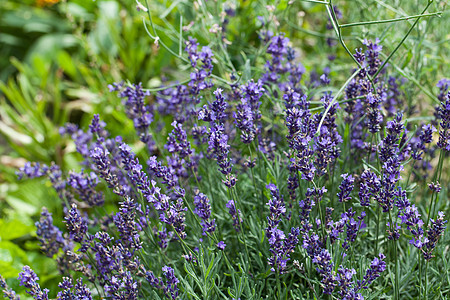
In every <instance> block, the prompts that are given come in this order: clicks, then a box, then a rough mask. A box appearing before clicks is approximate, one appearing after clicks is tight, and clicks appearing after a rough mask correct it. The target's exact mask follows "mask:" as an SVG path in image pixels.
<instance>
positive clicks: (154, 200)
mask: <svg viewBox="0 0 450 300" xmlns="http://www.w3.org/2000/svg"><path fill="white" fill-rule="evenodd" d="M197 4H198V3H196V4H195V5H197ZM198 5H200V4H198ZM201 5H203V4H201ZM205 5H206V4H205ZM268 9H269V11H270V10H271V8H270V7H269V8H268ZM332 9H333V12H332V13H333V15H334V17H335V18H336V19H340V18H341V17H342V13H341V11H340V10H339V9H338V8H337V7H332ZM234 13H235V9H232V8H228V9H227V10H226V11H225V12H224V14H222V15H221V17H222V20H221V24H222V28H221V29H220V30H221V34H220V36H219V35H218V36H217V37H218V38H219V42H223V43H225V42H226V41H227V40H226V38H227V33H228V32H226V30H227V25H228V22H229V19H231V18H232V17H233V16H234ZM273 17H274V18H275V16H273ZM260 19H261V20H262V21H263V23H264V22H265V19H264V17H263V16H261V17H260ZM273 21H274V22H275V19H274V20H273ZM335 21H336V20H330V23H329V24H328V27H327V28H328V29H332V28H333V27H332V25H333V24H332V23H334V22H335ZM217 26H218V25H217V24H215V26H213V27H212V28H211V30H212V31H214V32H215V33H218V30H219V29H218V27H217ZM182 29H183V28H182ZM183 30H184V29H183ZM259 36H260V37H261V40H260V41H259V42H260V43H261V44H263V46H264V47H261V49H263V50H265V53H263V54H261V56H264V59H265V64H264V66H263V72H262V74H260V76H259V77H258V76H257V73H255V74H253V73H252V71H251V68H249V72H250V73H251V74H248V75H254V76H253V78H251V77H245V76H244V77H242V78H243V80H242V81H240V80H241V78H239V79H237V77H236V74H235V73H234V72H233V74H230V78H231V79H232V80H235V81H233V82H226V80H225V79H222V78H221V79H222V80H217V86H216V80H214V83H213V79H214V78H219V77H218V75H217V74H218V73H220V72H221V71H222V69H221V68H218V69H215V68H214V64H215V63H217V62H219V63H220V62H221V61H222V60H223V58H222V57H221V56H220V55H221V54H220V51H219V52H215V51H213V50H214V49H215V48H214V47H212V48H210V47H208V46H203V47H201V46H200V43H199V42H198V41H197V39H195V38H193V37H189V38H188V39H187V41H186V43H185V49H184V50H185V54H184V55H185V56H186V57H185V58H182V60H183V61H184V62H185V63H186V65H185V67H186V68H190V71H189V73H190V74H189V78H188V80H186V81H185V82H184V83H185V84H177V83H174V84H171V85H169V86H168V87H165V86H161V87H158V88H157V89H156V90H157V91H156V92H155V93H153V91H152V93H151V94H150V92H149V91H148V90H146V89H144V87H143V84H141V83H139V84H132V85H125V84H124V83H114V84H112V85H110V86H109V89H110V91H112V92H117V93H118V97H119V98H121V99H122V103H123V106H124V109H123V110H124V116H126V117H127V118H128V119H129V124H133V127H131V129H132V130H133V128H134V131H135V133H136V136H137V138H138V140H137V141H128V140H127V138H128V137H127V138H125V136H124V137H121V136H115V137H113V136H112V135H111V134H110V133H109V131H108V130H107V128H108V125H107V124H106V123H105V122H103V121H102V120H101V118H100V116H99V115H94V116H93V119H92V122H91V124H90V125H89V127H88V130H87V131H83V130H82V129H81V128H79V127H78V125H75V124H71V123H68V124H66V125H65V126H64V127H62V128H61V129H60V134H61V135H62V136H69V137H70V138H71V140H72V141H73V143H74V145H75V149H76V151H77V152H78V154H79V155H80V157H81V159H82V162H81V165H82V168H80V169H81V171H79V172H75V171H69V172H67V173H64V172H62V171H61V168H60V167H59V166H57V165H56V164H52V165H50V166H47V165H44V164H39V163H26V164H25V166H24V167H22V168H21V169H20V170H19V172H18V175H19V177H20V178H23V177H27V178H29V179H33V178H39V177H47V178H48V179H49V180H50V182H51V184H52V186H53V188H54V189H55V191H56V192H57V194H58V196H59V197H60V198H61V203H62V206H63V213H64V220H63V223H65V229H63V230H61V229H60V228H58V227H57V226H55V225H54V222H53V217H52V214H51V213H50V212H49V211H48V210H47V209H46V208H43V209H42V213H41V217H40V219H39V221H38V222H36V234H37V238H38V240H39V242H40V245H41V249H42V251H43V252H44V253H45V254H46V255H47V256H49V257H52V258H56V260H57V263H58V268H59V269H60V271H61V272H62V273H63V275H64V276H66V277H63V279H62V281H61V282H60V283H59V285H58V287H59V290H58V292H57V293H56V292H55V294H56V295H57V297H58V299H95V298H97V297H102V298H103V297H105V298H108V299H139V298H148V299H153V298H156V297H157V296H156V295H158V297H166V298H167V299H185V298H192V297H193V298H198V297H199V296H196V294H197V293H199V292H200V293H201V294H202V295H201V296H202V297H203V298H205V299H207V298H208V296H209V297H219V298H220V297H222V296H223V297H228V296H225V294H224V293H223V292H222V289H226V288H228V294H229V295H230V297H234V298H235V299H236V298H238V297H239V296H240V297H242V298H244V293H241V294H239V293H240V292H239V293H238V292H236V291H237V290H239V289H242V288H241V283H245V284H250V283H249V282H251V281H252V282H257V281H261V282H263V281H264V285H263V284H261V286H262V287H264V286H270V285H271V284H272V283H273V282H272V281H274V280H277V283H279V280H280V278H281V279H282V280H283V279H285V278H287V277H285V276H292V278H294V279H295V280H297V279H299V280H298V282H299V283H298V284H299V285H302V284H309V279H312V281H313V282H315V283H317V284H314V287H312V288H311V289H313V292H314V293H316V292H317V291H320V292H321V293H323V294H326V295H331V296H330V299H331V298H333V299H335V298H336V299H364V296H365V295H366V294H367V293H366V290H368V289H369V287H370V285H371V284H372V283H373V282H374V281H375V280H376V279H377V278H378V277H380V276H381V275H382V273H383V272H385V271H386V269H387V266H388V264H389V263H391V262H392V261H394V260H395V259H397V258H396V257H390V259H389V260H385V258H386V256H385V255H384V254H382V253H381V252H383V253H386V254H388V253H389V252H392V251H389V249H388V246H386V244H387V243H385V240H383V242H381V241H379V237H380V236H382V235H383V234H384V238H385V239H388V240H390V241H389V243H390V244H394V245H395V247H397V246H398V247H400V246H401V245H403V244H405V245H406V244H407V241H405V240H404V239H402V236H403V235H405V236H406V237H408V239H409V243H410V244H411V245H412V246H410V247H411V248H412V249H414V248H413V247H416V248H417V249H418V250H415V251H417V252H418V253H419V254H420V255H423V258H424V259H425V260H427V261H429V260H431V259H432V258H433V253H434V251H435V249H436V247H438V241H439V239H440V237H441V236H442V235H443V233H444V230H445V229H446V222H447V221H446V220H445V219H444V214H443V212H438V213H437V216H436V215H435V212H436V211H437V210H439V209H441V208H436V205H435V206H433V205H431V207H430V209H429V210H428V212H425V211H421V210H420V209H419V207H418V206H417V204H416V203H415V201H413V198H412V194H413V193H412V192H411V191H412V189H413V188H416V185H409V183H410V181H409V180H410V177H413V176H415V177H413V178H414V180H417V181H419V180H422V183H423V185H422V186H425V183H427V184H428V187H429V189H430V190H431V191H432V193H431V194H432V199H433V200H432V201H431V202H432V203H433V201H434V200H435V199H438V195H439V193H441V190H446V189H445V186H444V185H442V186H441V184H442V182H443V180H446V179H447V178H445V176H444V177H442V178H441V173H443V171H442V170H443V169H444V167H443V163H444V160H445V158H446V155H447V154H448V152H449V151H450V93H449V92H448V91H447V90H448V88H449V86H450V83H449V81H448V80H442V81H441V82H439V84H438V88H439V95H438V100H439V101H440V106H439V107H438V109H437V113H436V115H435V117H436V118H435V119H434V120H433V121H432V122H431V123H430V124H427V123H423V122H422V123H418V126H417V127H416V129H414V126H415V125H416V124H414V125H410V124H409V123H413V122H414V118H410V117H411V114H412V113H411V111H412V110H411V111H410V110H406V109H404V107H403V106H404V103H405V101H404V100H405V97H404V96H405V95H404V93H403V92H402V90H401V86H402V84H403V83H404V82H405V79H403V78H401V77H393V76H388V75H386V74H385V73H386V70H381V69H380V68H381V66H382V65H383V62H382V60H381V57H382V56H381V51H382V49H383V47H382V46H381V45H380V41H379V40H378V39H375V41H371V40H364V42H363V45H364V46H365V50H362V49H357V50H356V53H355V54H354V58H355V60H356V61H357V62H358V64H357V65H358V66H357V69H356V70H355V71H354V72H356V73H354V76H353V77H352V78H353V79H352V80H349V82H348V85H347V86H346V87H345V89H344V88H342V89H341V90H340V92H339V93H335V89H334V88H333V87H332V86H330V85H331V84H332V82H334V79H335V78H334V77H333V76H334V73H335V71H334V70H333V68H331V67H326V68H324V69H323V70H322V72H320V71H318V70H314V71H311V72H310V74H309V76H306V75H305V73H306V68H305V67H303V65H302V64H301V63H299V62H298V61H297V58H298V54H297V53H296V51H295V50H294V48H293V47H292V45H291V41H290V40H289V38H287V37H286V36H285V35H284V34H282V33H278V34H277V33H273V32H271V31H270V30H266V29H264V30H261V31H260V32H259ZM199 40H200V39H199ZM327 42H328V45H329V46H330V47H333V46H335V45H336V44H335V40H334V39H331V38H329V39H328V40H327ZM225 44H226V43H225ZM181 45H182V43H180V49H179V50H180V52H182V47H181ZM221 46H223V47H225V48H224V49H222V48H221V51H222V50H223V51H226V47H227V46H224V45H221ZM180 56H181V54H180ZM329 60H330V61H332V60H334V57H331V56H330V57H329ZM229 64H231V65H232V64H233V62H229ZM355 66H356V64H355ZM231 69H233V68H231ZM213 71H214V73H213ZM304 75H305V76H304ZM349 75H350V74H349ZM239 76H241V75H239ZM304 77H307V79H305V78H304ZM163 82H164V84H166V83H167V82H166V79H164V80H163ZM213 87H214V91H213ZM342 91H343V92H344V94H343V98H344V99H343V100H342V99H340V93H341V92H342ZM341 108H342V109H341ZM117 113H120V112H117ZM407 120H409V122H407ZM197 123H199V124H197ZM417 128H418V129H417ZM436 131H439V139H438V142H437V144H436V143H435V142H434V141H435V140H436V134H435V132H436ZM158 141H163V142H162V144H161V143H158ZM72 148H73V147H72ZM439 148H440V149H439ZM68 149H70V148H69V147H68ZM253 151H255V152H253ZM438 151H439V152H438ZM435 152H436V153H439V154H440V159H439V164H440V165H439V168H440V169H438V171H439V170H440V172H439V176H438V175H437V174H438V172H436V175H433V176H434V177H433V178H432V180H433V182H429V181H427V180H426V176H425V174H422V173H426V172H424V171H427V170H428V169H429V168H433V167H434V162H432V161H433V158H434V157H435ZM410 162H413V164H412V166H411V165H408V164H409V163H410ZM407 172H411V173H410V174H409V175H408V174H407ZM405 175H406V176H405ZM218 178H220V180H218ZM238 178H239V181H238ZM222 183H223V184H222ZM264 186H265V189H264ZM426 193H428V194H430V191H426V192H425V194H424V195H427V194H426ZM207 195H208V196H207ZM287 195H288V196H289V197H287ZM267 199H268V200H267ZM285 200H286V201H285ZM425 217H428V220H430V221H429V222H428V220H427V222H426V223H427V225H425V224H426V223H425V222H424V220H426V218H425ZM381 222H383V223H382V224H383V226H384V224H386V223H387V222H388V223H387V224H386V227H385V228H386V233H383V232H379V228H378V226H380V225H381ZM374 223H378V224H377V228H376V233H374V232H375V230H369V229H368V228H367V227H369V226H372V225H373V224H374ZM428 223H429V224H428ZM56 224H58V223H56ZM383 226H380V227H381V228H384V227H383ZM200 228H201V230H200ZM219 229H220V230H219ZM233 229H234V230H233ZM381 231H383V230H381ZM362 235H365V236H366V237H365V238H367V241H369V242H370V243H372V244H375V243H376V245H375V247H374V249H376V251H377V252H376V257H375V258H373V260H372V261H370V260H369V261H366V255H367V253H358V251H359V249H358V250H355V249H357V248H358V241H361V236H362ZM375 235H376V236H375ZM367 236H368V237H367ZM375 240H376V242H373V241H375ZM225 241H226V242H227V243H225ZM402 243H403V244H402ZM390 244H389V245H390ZM395 249H397V248H395ZM236 253H239V254H236ZM372 257H373V256H372ZM294 259H296V260H297V259H298V260H304V261H306V263H307V264H308V265H311V266H313V267H312V268H311V270H308V274H307V276H311V277H313V278H306V277H305V276H306V273H305V272H303V271H304V270H302V268H301V267H299V264H293V263H292V261H293V260H294ZM356 266H357V267H356ZM294 267H297V269H296V268H294ZM419 267H421V266H419ZM225 268H227V270H226V271H223V270H224V269H225ZM218 270H221V271H223V273H225V274H226V276H227V278H226V280H222V278H221V277H220V275H218V274H219V273H217V272H219V271H218ZM73 274H76V275H77V277H73ZM198 274H201V276H198ZM287 274H289V275H287ZM69 275H70V276H69ZM78 275H79V276H78ZM300 275H301V277H300ZM80 276H81V277H80ZM237 276H242V277H241V278H239V288H236V287H234V288H233V289H234V291H233V292H232V291H231V288H230V287H228V286H227V285H228V284H231V282H233V283H234V284H236V282H238V280H236V279H237V278H238V277H237ZM297 277H298V278H297ZM74 278H78V279H77V280H76V281H75V279H74ZM218 278H219V279H220V280H217V279H218ZM243 278H244V279H243ZM300 278H301V279H300ZM242 279H243V280H242ZM304 279H306V280H304ZM19 280H20V283H21V285H22V286H24V287H25V288H26V289H27V292H28V293H29V294H30V295H31V296H32V297H34V298H35V299H48V298H49V296H48V295H49V291H48V290H47V289H41V287H40V285H39V283H38V282H37V281H38V280H39V278H38V277H37V275H36V274H35V273H34V272H33V271H32V270H31V268H30V267H29V266H25V267H24V268H23V271H22V272H21V273H20V275H19ZM217 282H219V283H217ZM261 282H257V283H255V286H257V285H258V284H260V283H261ZM216 284H217V285H216ZM252 284H253V283H252ZM213 285H214V286H213ZM219 285H220V286H219ZM0 286H1V287H2V289H3V290H4V294H5V296H6V297H8V298H10V299H15V297H16V295H15V292H14V291H13V290H12V289H10V288H9V287H8V286H7V284H6V282H5V281H4V280H3V279H2V278H1V277H0ZM304 287H305V286H302V288H304ZM278 289H280V287H278ZM248 290H249V291H251V290H253V293H254V295H253V294H252V295H250V294H248V295H247V297H248V298H250V297H255V298H258V297H259V296H260V297H261V298H263V296H265V297H269V296H267V295H263V294H261V295H258V297H257V296H256V293H257V291H256V289H255V288H254V287H253V286H251V287H249V288H248ZM261 290H263V288H261ZM211 293H216V294H215V295H214V296H211ZM233 293H236V294H239V295H238V296H235V295H234V294H233ZM246 293H247V291H246ZM260 293H262V292H260ZM278 293H283V291H278ZM383 293H387V292H385V291H383ZM194 295H195V297H194ZM272 295H273V294H272ZM286 295H288V294H286ZM309 295H311V294H309ZM278 296H279V298H281V294H279V295H278ZM384 296H386V297H389V296H388V295H383V297H384ZM380 297H381V296H380ZM316 298H320V296H317V295H316Z"/></svg>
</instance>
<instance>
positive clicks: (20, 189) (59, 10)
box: [0, 0, 450, 291]
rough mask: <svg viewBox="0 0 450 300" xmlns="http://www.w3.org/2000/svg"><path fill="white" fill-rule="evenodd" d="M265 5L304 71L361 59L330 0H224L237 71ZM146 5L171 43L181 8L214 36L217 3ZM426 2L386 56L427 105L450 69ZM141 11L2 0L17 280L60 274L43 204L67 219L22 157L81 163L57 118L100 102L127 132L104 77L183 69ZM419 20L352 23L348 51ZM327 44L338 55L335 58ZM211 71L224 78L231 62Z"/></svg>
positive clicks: (355, 9)
mask: <svg viewBox="0 0 450 300" xmlns="http://www.w3.org/2000/svg"><path fill="white" fill-rule="evenodd" d="M334 3H335V5H336V6H337V7H338V8H339V9H340V10H341V11H342V13H343V18H342V19H341V22H342V23H353V22H360V21H371V20H381V19H391V18H398V17H404V16H408V15H416V14H419V13H420V11H421V10H422V9H423V7H424V6H425V5H426V1H419V0H409V1H400V0H389V1H388V0H386V1H382V0H375V1H370V0H369V1H360V0H352V1H334ZM267 5H274V6H275V7H276V10H275V14H274V16H275V19H274V20H271V21H272V22H274V23H275V24H276V22H278V23H279V25H278V26H277V27H278V29H279V30H280V31H284V32H286V34H287V36H288V37H290V39H291V40H292V41H293V46H294V47H295V48H297V49H298V50H299V52H300V57H298V60H299V61H301V62H302V63H303V65H304V66H305V67H306V69H307V70H308V71H311V70H315V69H318V70H322V69H323V68H324V67H327V66H328V67H330V69H331V77H332V78H333V81H335V82H340V81H344V80H345V79H346V78H347V76H348V74H349V72H351V69H352V68H353V67H354V66H353V63H352V61H351V59H350V58H349V57H348V55H347V53H346V52H345V51H344V50H343V49H342V47H340V46H339V45H337V46H334V47H332V48H330V47H329V46H328V45H327V37H334V32H333V31H332V30H328V29H327V28H326V23H327V14H326V12H325V8H324V7H323V6H322V5H319V4H314V3H309V2H303V1H289V2H288V1H243V0H241V1H217V6H218V8H217V12H219V11H221V10H223V9H225V8H235V9H236V15H235V16H234V17H231V18H230V21H229V25H228V31H227V35H226V39H227V40H228V41H229V42H230V43H231V44H230V45H229V47H228V52H229V54H230V58H231V61H232V62H233V64H234V66H236V68H237V71H241V72H243V74H244V75H243V76H244V77H245V76H251V74H252V72H257V70H253V69H250V70H251V72H250V74H246V73H245V71H248V68H246V62H247V59H249V61H250V62H251V63H250V66H254V65H256V64H259V65H261V64H263V63H264V59H263V58H262V57H261V56H260V55H259V54H258V52H257V50H258V49H259V48H260V46H261V42H260V41H259V39H258V34H257V31H258V30H260V29H262V28H263V25H264V24H263V23H262V22H261V20H258V19H257V17H258V16H262V17H263V19H264V20H266V21H267V19H268V18H271V17H273V15H272V14H271V13H270V10H268V7H267ZM150 7H151V12H152V15H153V18H154V19H153V21H154V23H155V26H156V28H157V30H158V32H159V36H160V38H161V39H162V40H164V42H165V43H166V44H167V45H168V46H169V47H170V48H173V49H174V51H178V47H179V40H178V35H177V32H178V31H179V26H180V20H181V19H180V16H183V23H182V24H183V25H184V26H188V28H189V30H188V31H185V32H183V37H184V39H186V38H187V37H188V36H189V35H193V36H195V37H196V38H197V39H198V40H199V41H200V43H201V44H210V45H211V44H212V45H213V46H214V45H215V41H214V40H213V39H211V37H210V34H209V31H208V29H209V28H211V27H212V25H213V24H214V22H218V21H220V18H221V17H220V13H217V14H214V16H215V18H216V19H212V20H210V19H208V18H204V16H203V17H202V13H201V11H199V10H198V7H196V5H195V3H194V2H192V1H161V0H158V1H151V2H150ZM428 11H429V12H437V11H442V12H443V13H442V14H441V16H440V17H439V18H438V17H427V18H423V19H422V20H421V21H420V22H419V24H418V26H417V27H416V28H415V29H414V30H413V31H412V33H411V35H410V37H409V38H408V39H407V40H406V42H405V43H404V44H403V45H402V46H401V48H400V49H399V51H398V52H397V53H396V54H395V56H394V57H393V58H392V60H391V62H390V65H391V66H392V67H393V68H394V69H395V70H396V71H397V72H398V74H399V75H402V76H404V77H406V78H407V79H408V81H407V82H406V83H405V85H404V86H403V87H402V89H403V90H404V91H405V94H406V97H407V100H408V103H410V104H414V105H416V106H417V107H418V114H419V115H420V114H423V115H430V112H431V109H432V107H433V105H434V104H435V103H433V101H432V100H431V98H433V96H434V95H435V94H436V91H437V89H436V87H435V85H436V83H437V81H438V80H439V79H440V78H443V77H445V75H447V76H448V75H449V74H450V70H449V67H450V66H449V57H450V55H449V54H450V45H449V41H450V19H449V15H450V13H449V10H448V3H447V1H435V2H434V3H433V4H432V5H431V7H430V8H429V10H428ZM143 17H146V15H145V14H144V13H143V12H142V11H141V12H139V11H137V10H136V2H135V1H131V0H122V1H100V0H97V1H91V0H70V1H58V0H38V1H34V0H23V1H12V0H2V1H0V170H1V171H0V274H2V275H3V276H4V277H5V278H8V279H9V280H8V283H9V284H10V285H11V287H13V288H17V284H18V283H17V281H15V280H13V278H16V277H17V275H18V273H19V271H20V270H21V268H22V266H23V265H25V264H29V265H31V266H32V267H33V269H34V270H35V271H36V273H37V274H39V276H40V277H41V284H42V285H43V286H46V287H49V288H51V287H54V286H55V285H56V284H57V283H58V280H59V278H60V275H59V274H58V273H57V271H56V263H55V262H54V261H53V260H52V259H50V258H47V257H45V256H43V255H42V254H41V253H40V251H39V245H38V241H37V239H36V234H35V227H34V223H35V222H36V221H37V220H38V218H39V213H40V210H41V208H42V207H43V206H46V207H47V208H48V209H49V210H50V211H51V212H53V213H54V215H55V216H56V217H55V218H54V219H55V221H56V225H57V226H58V227H60V228H63V224H62V223H61V220H62V218H61V215H62V212H61V206H60V205H59V199H58V197H57V195H56V193H54V191H53V190H52V189H51V188H50V186H49V185H48V184H46V181H45V180H44V179H36V180H24V181H17V178H16V175H15V172H16V170H17V168H19V167H21V166H23V164H24V163H25V161H39V162H43V163H47V164H49V163H50V162H52V161H54V162H56V163H57V164H59V165H61V166H62V168H63V169H64V170H68V169H72V168H75V169H79V166H78V164H77V161H78V159H79V157H78V156H77V155H76V153H75V148H74V146H73V145H72V144H71V143H69V142H68V140H66V139H62V138H61V136H60V135H59V133H58V128H59V127H60V126H61V125H63V124H64V123H66V122H73V123H76V124H79V125H81V126H82V127H85V126H87V124H88V123H89V121H90V119H91V118H92V115H93V114H94V113H101V115H102V119H103V120H105V121H106V122H107V123H108V124H111V125H109V126H108V130H110V132H111V133H112V134H113V135H116V134H120V135H122V136H127V135H132V134H133V125H132V123H131V121H129V120H127V118H126V116H125V114H124V112H123V109H122V107H121V103H120V99H118V98H117V96H116V95H115V93H110V92H109V91H108V88H107V85H108V84H111V83H113V82H120V81H122V80H125V81H129V82H136V83H138V82H142V83H143V85H144V86H145V87H157V86H159V85H161V83H162V82H163V81H164V80H166V79H168V80H180V81H181V80H184V79H186V74H188V73H187V72H186V71H185V70H186V69H188V66H186V65H185V64H183V63H182V62H181V61H180V60H178V59H176V58H174V57H173V56H171V55H170V53H168V52H167V51H165V50H164V49H163V48H162V47H157V45H155V44H154V43H153V41H152V40H151V38H150V37H149V36H148V35H147V33H146V31H145V27H144V26H143V23H142V18H143ZM191 22H192V23H191ZM412 22H413V20H409V21H403V22H397V23H386V24H377V25H367V26H357V27H348V28H345V29H343V34H344V38H345V41H346V43H347V44H348V46H349V48H350V49H351V50H353V49H355V48H357V47H358V48H359V47H361V46H362V40H363V39H364V38H371V39H375V38H376V37H379V38H380V39H381V40H382V44H383V47H384V50H383V53H386V54H388V53H390V52H391V51H392V50H393V49H394V48H395V47H396V45H397V44H398V42H399V41H400V40H401V39H402V37H403V36H404V34H405V33H406V31H407V30H408V28H409V27H410V26H411V25H412ZM242 53H245V55H244V54H242ZM329 54H336V56H337V59H336V60H335V61H334V62H330V61H329V60H328V58H327V57H328V55H329ZM247 65H248V63H247ZM180 70H184V71H180ZM215 72H216V73H217V74H216V75H218V76H221V77H222V78H226V79H229V76H230V73H229V71H227V70H226V68H220V67H218V68H216V69H215ZM422 100H424V101H422ZM58 222H59V223H58ZM18 290H19V291H20V290H21V289H20V288H18Z"/></svg>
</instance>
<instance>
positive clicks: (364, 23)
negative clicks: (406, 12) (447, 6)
mask: <svg viewBox="0 0 450 300" xmlns="http://www.w3.org/2000/svg"><path fill="white" fill-rule="evenodd" d="M440 15H442V12H441V11H438V12H434V13H428V14H421V15H414V16H408V17H403V18H396V19H387V20H378V21H367V22H357V23H349V24H342V25H339V27H341V28H346V27H352V26H360V25H374V24H383V23H391V22H399V21H405V20H406V21H407V20H410V19H415V18H421V17H431V16H440Z"/></svg>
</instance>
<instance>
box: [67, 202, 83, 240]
mask: <svg viewBox="0 0 450 300" xmlns="http://www.w3.org/2000/svg"><path fill="white" fill-rule="evenodd" d="M64 220H65V223H66V226H67V230H68V231H69V234H70V238H72V239H73V240H74V241H75V242H82V241H83V239H84V235H85V234H86V232H87V230H88V225H87V220H86V219H85V218H84V217H82V216H81V214H80V212H79V211H78V209H77V206H76V204H74V203H73V204H72V207H71V208H70V210H69V212H68V213H67V215H66V217H65V218H64Z"/></svg>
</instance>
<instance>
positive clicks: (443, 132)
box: [437, 90, 450, 152]
mask: <svg viewBox="0 0 450 300" xmlns="http://www.w3.org/2000/svg"><path fill="white" fill-rule="evenodd" d="M443 98H444V99H442V101H441V105H440V107H439V108H438V115H439V118H440V120H441V122H440V123H439V125H440V128H439V141H438V143H437V145H438V147H439V148H441V149H442V150H443V151H446V152H450V90H449V91H448V92H447V95H445V97H443Z"/></svg>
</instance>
